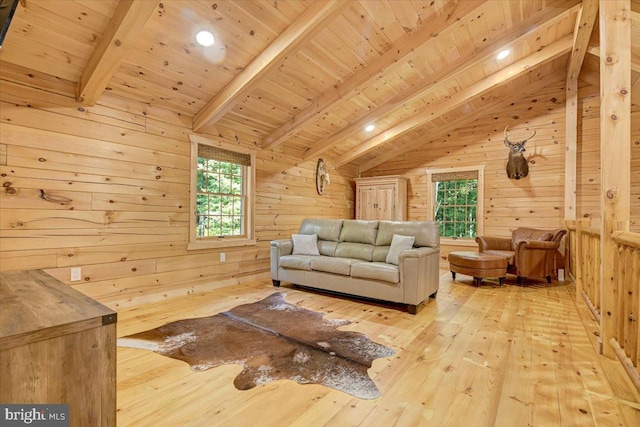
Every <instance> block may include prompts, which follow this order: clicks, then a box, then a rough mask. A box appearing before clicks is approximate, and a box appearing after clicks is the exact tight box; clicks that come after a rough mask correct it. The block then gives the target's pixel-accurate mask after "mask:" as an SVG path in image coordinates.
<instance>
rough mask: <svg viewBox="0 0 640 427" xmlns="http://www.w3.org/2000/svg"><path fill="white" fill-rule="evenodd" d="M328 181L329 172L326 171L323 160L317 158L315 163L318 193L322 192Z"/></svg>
mask: <svg viewBox="0 0 640 427" xmlns="http://www.w3.org/2000/svg"><path fill="white" fill-rule="evenodd" d="M330 183H331V180H330V178H329V172H327V168H326V164H325V163H324V160H322V159H318V164H317V165H316V190H317V191H318V194H320V195H322V194H324V191H325V190H326V189H327V186H328V185H329V184H330Z"/></svg>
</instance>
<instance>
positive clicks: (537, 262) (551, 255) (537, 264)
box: [515, 240, 560, 277]
mask: <svg viewBox="0 0 640 427" xmlns="http://www.w3.org/2000/svg"><path fill="white" fill-rule="evenodd" d="M559 247H560V243H559V242H550V241H541V240H524V241H522V242H520V243H518V246H517V247H516V255H515V267H516V270H517V274H518V276H524V277H528V276H553V275H554V274H555V273H554V263H555V258H556V251H557V250H558V248H559Z"/></svg>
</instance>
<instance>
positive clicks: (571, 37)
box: [0, 0, 640, 171]
mask: <svg viewBox="0 0 640 427" xmlns="http://www.w3.org/2000/svg"><path fill="white" fill-rule="evenodd" d="M583 3H584V4H583ZM594 5H595V8H594ZM596 11H597V1H592V0H583V1H580V0H555V1H554V0H510V1H507V0H489V1H475V0H460V1H456V0H427V1H421V0H393V1H390V0H384V1H383V0H360V1H355V0H349V1H347V0H344V1H340V0H337V1H319V0H314V1H312V0H287V1H244V0H240V1H238V0H234V1H230V0H165V1H162V2H156V1H151V0H120V1H117V0H100V1H95V0H65V1H59V0H56V1H51V0H21V3H20V6H19V7H18V10H17V11H16V14H15V17H14V20H13V22H12V24H11V27H10V30H9V33H8V35H7V37H6V39H5V42H4V45H3V46H2V48H1V49H0V78H1V79H2V80H4V81H5V83H4V84H17V85H25V86H31V87H36V88H39V89H43V90H45V91H48V92H52V93H56V94H59V95H63V96H65V97H68V98H69V99H70V100H73V103H75V104H77V105H93V104H94V103H97V104H99V105H100V104H103V105H114V104H118V105H123V104H124V105H126V103H127V102H131V103H137V104H143V105H145V106H147V107H148V108H161V109H165V110H168V111H170V112H172V113H173V114H174V115H175V117H179V118H180V120H181V121H182V123H186V124H187V125H188V126H191V127H192V128H193V130H194V131H198V132H202V133H205V134H211V135H217V134H219V133H223V134H227V135H228V134H230V133H231V134H234V135H236V136H237V137H238V138H240V139H242V140H246V141H251V142H252V143H253V144H255V146H256V147H257V148H259V149H263V150H274V151H278V152H284V153H286V154H289V155H292V156H294V157H296V158H299V159H301V160H307V159H315V158H317V157H319V156H322V157H324V158H325V159H326V160H328V163H329V164H330V165H331V166H333V167H340V166H342V165H345V164H348V163H353V164H355V165H357V166H358V167H359V168H360V171H364V170H367V169H370V168H372V167H375V166H376V165H378V164H380V163H382V162H383V161H385V160H387V159H389V158H392V157H394V156H397V155H399V154H402V153H404V152H407V150H410V149H411V147H412V146H415V144H419V143H424V141H425V140H428V139H429V138H431V137H434V136H436V135H440V134H443V133H446V132H447V131H448V130H450V129H451V128H452V127H454V126H459V125H460V124H461V123H464V122H467V121H470V120H473V119H475V118H477V116H478V115H479V114H486V113H487V111H490V110H491V108H502V107H501V106H502V105H503V104H504V100H505V99H507V100H508V99H509V98H513V97H514V96H515V97H517V96H521V94H524V93H531V92H532V91H533V93H535V90H539V89H540V88H541V87H542V86H544V85H545V84H548V83H549V82H550V81H552V82H557V81H558V80H560V79H566V78H567V73H569V74H570V75H571V76H572V78H575V75H576V74H578V73H580V70H581V64H582V62H583V61H582V60H581V56H584V55H585V52H589V53H590V54H591V55H587V60H586V61H585V64H586V65H585V66H584V67H582V73H583V74H585V75H586V77H585V79H584V81H585V82H587V83H589V82H591V83H594V77H593V75H592V74H593V72H594V65H593V64H596V65H595V67H596V68H595V72H596V73H597V60H595V61H594V60H593V58H590V56H593V55H598V46H597V44H598V42H597V37H590V35H591V33H592V32H591V28H593V25H594V22H595V21H596V20H597V19H596V16H597V13H596ZM631 17H632V20H633V37H632V39H633V40H632V45H633V48H632V58H633V65H632V70H633V73H634V74H633V76H634V77H633V81H634V82H635V83H634V84H635V85H638V72H640V68H639V67H640V64H639V62H640V37H639V36H638V35H639V27H640V3H639V0H634V1H633V2H632V12H631ZM596 26H597V24H596ZM202 29H208V30H210V31H211V32H212V33H213V34H214V36H215V39H216V42H215V43H214V45H213V46H210V47H202V46H200V45H198V44H197V43H196V41H195V34H196V33H197V32H198V31H200V30H202ZM576 29H577V30H576ZM574 46H575V48H574ZM503 49H509V50H510V51H511V54H510V55H509V56H508V57H506V58H505V59H497V58H496V55H497V53H498V52H500V51H502V50H503ZM572 50H573V51H574V53H573V54H572ZM590 64H591V65H590ZM590 72H591V74H589V73H590ZM116 100H118V101H116ZM367 124H373V125H374V126H375V129H374V130H373V131H371V132H366V131H365V130H364V127H365V125H367Z"/></svg>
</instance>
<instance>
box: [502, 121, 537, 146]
mask: <svg viewBox="0 0 640 427" xmlns="http://www.w3.org/2000/svg"><path fill="white" fill-rule="evenodd" d="M507 129H509V125H507V127H506V128H504V141H505V142H508V143H509V144H520V145H524V143H525V142H527V141H528V140H530V139H531V138H533V137H534V136H536V130H535V129H534V130H533V133H532V134H531V136H530V137H529V138H527V139H525V140H522V141H520V142H511V141H509V132H507Z"/></svg>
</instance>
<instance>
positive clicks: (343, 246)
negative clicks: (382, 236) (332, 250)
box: [335, 242, 375, 261]
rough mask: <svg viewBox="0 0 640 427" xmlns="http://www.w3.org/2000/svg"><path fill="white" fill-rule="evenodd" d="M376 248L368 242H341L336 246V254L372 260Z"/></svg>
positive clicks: (343, 256)
mask: <svg viewBox="0 0 640 427" xmlns="http://www.w3.org/2000/svg"><path fill="white" fill-rule="evenodd" d="M374 248H375V246H373V245H370V244H368V243H353V242H340V243H338V247H337V248H336V254H335V256H337V257H342V258H357V259H363V260H365V261H371V260H372V259H373V249H374Z"/></svg>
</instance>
